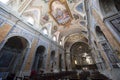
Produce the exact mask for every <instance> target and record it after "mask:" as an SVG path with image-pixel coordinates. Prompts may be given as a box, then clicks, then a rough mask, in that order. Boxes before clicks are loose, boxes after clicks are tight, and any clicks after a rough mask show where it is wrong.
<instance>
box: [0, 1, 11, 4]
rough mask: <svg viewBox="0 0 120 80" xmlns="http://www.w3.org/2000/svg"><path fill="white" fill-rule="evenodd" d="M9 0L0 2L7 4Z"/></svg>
mask: <svg viewBox="0 0 120 80" xmlns="http://www.w3.org/2000/svg"><path fill="white" fill-rule="evenodd" d="M8 1H9V0H0V2H2V3H4V4H7V3H8Z"/></svg>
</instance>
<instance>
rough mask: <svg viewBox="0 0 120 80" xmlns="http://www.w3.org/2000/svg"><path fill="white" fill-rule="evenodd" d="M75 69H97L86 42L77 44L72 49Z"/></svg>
mask: <svg viewBox="0 0 120 80" xmlns="http://www.w3.org/2000/svg"><path fill="white" fill-rule="evenodd" d="M70 53H71V62H72V68H73V69H82V68H89V69H92V68H95V67H94V66H93V65H94V62H93V59H92V55H91V52H90V48H89V46H88V44H86V43H84V42H76V43H74V44H73V45H72V47H71V49H70Z"/></svg>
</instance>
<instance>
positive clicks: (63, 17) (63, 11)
mask: <svg viewBox="0 0 120 80" xmlns="http://www.w3.org/2000/svg"><path fill="white" fill-rule="evenodd" d="M49 8H50V9H49V14H50V15H51V16H52V17H53V19H54V20H55V21H56V22H57V23H58V25H63V26H67V25H68V24H70V22H71V20H72V15H71V12H70V9H69V7H68V4H67V2H66V0H51V1H50V4H49Z"/></svg>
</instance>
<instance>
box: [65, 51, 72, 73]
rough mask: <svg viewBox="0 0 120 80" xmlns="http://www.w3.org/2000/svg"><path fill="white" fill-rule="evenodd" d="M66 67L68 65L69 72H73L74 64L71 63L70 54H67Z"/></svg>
mask: <svg viewBox="0 0 120 80" xmlns="http://www.w3.org/2000/svg"><path fill="white" fill-rule="evenodd" d="M66 65H67V69H68V71H71V70H72V62H71V56H70V52H66Z"/></svg>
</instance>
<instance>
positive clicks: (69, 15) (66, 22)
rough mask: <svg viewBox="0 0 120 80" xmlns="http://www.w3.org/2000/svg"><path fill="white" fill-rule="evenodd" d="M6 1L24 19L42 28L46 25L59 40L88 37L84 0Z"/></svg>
mask: <svg viewBox="0 0 120 80" xmlns="http://www.w3.org/2000/svg"><path fill="white" fill-rule="evenodd" d="M0 1H1V0H0ZM5 1H6V2H7V1H8V2H7V4H6V5H7V6H9V7H11V8H12V9H13V10H15V11H16V12H18V13H19V15H20V16H21V17H22V18H23V19H24V20H28V18H29V20H30V21H31V24H34V25H35V26H34V27H37V28H40V29H42V28H44V27H46V28H47V29H48V32H49V34H51V36H52V35H56V36H57V39H58V41H60V40H63V39H64V40H63V41H66V42H67V40H68V42H74V41H75V39H76V40H78V37H79V38H80V36H81V37H83V36H84V37H85V38H86V39H87V26H86V24H87V23H86V13H85V8H84V0H5ZM78 34H80V35H78ZM70 35H74V37H70ZM69 37H70V40H69V39H68V38H69ZM80 39H82V38H80ZM83 40H84V39H83ZM63 43H65V42H63Z"/></svg>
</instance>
